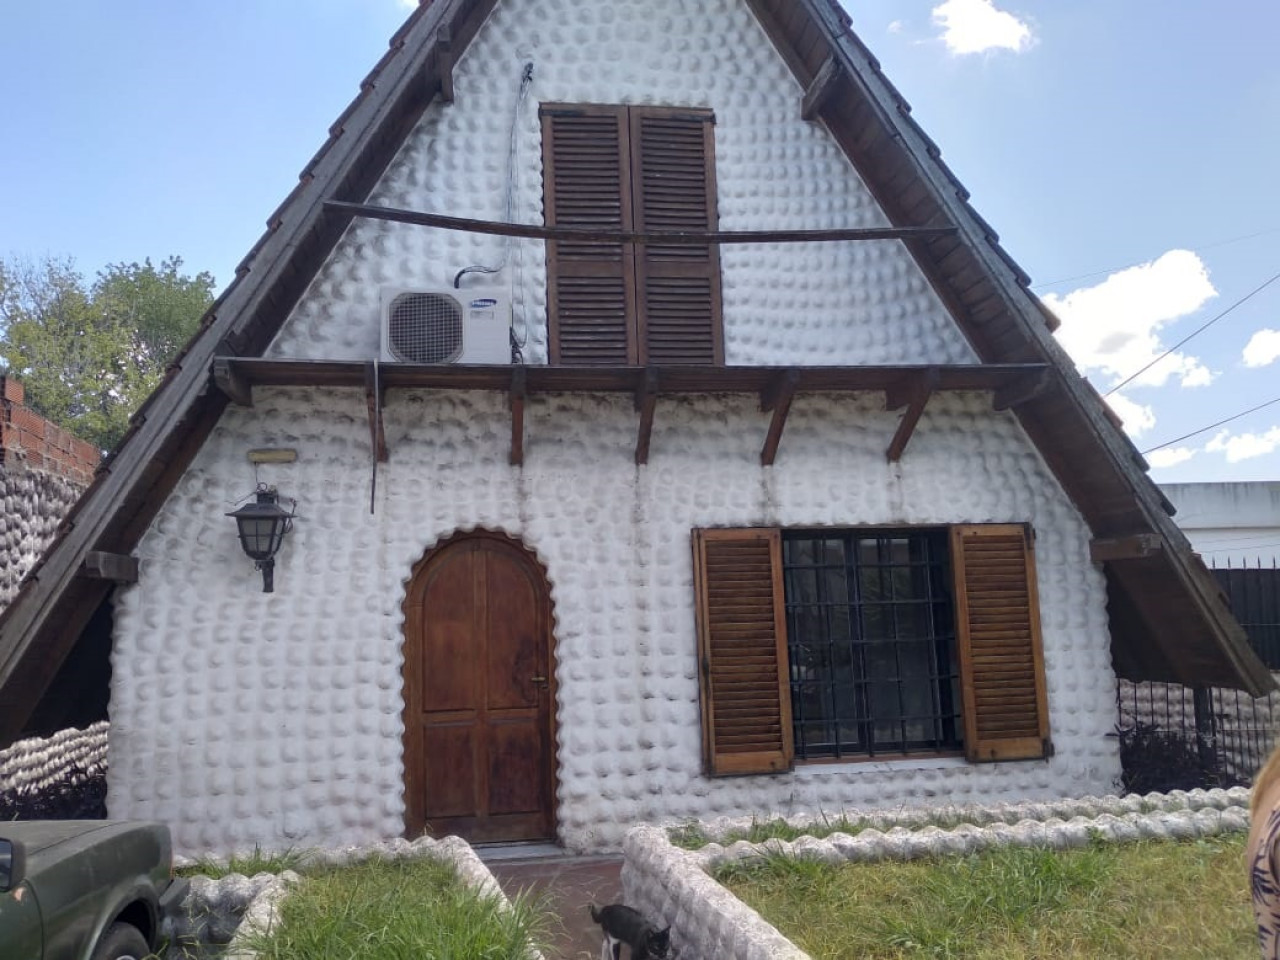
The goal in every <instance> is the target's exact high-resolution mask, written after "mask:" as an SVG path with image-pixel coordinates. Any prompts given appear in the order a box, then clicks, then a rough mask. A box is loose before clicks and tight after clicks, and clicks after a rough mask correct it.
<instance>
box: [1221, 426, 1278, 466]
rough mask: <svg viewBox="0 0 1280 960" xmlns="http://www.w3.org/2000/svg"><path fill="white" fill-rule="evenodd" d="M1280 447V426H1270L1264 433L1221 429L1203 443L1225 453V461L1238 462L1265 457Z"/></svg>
mask: <svg viewBox="0 0 1280 960" xmlns="http://www.w3.org/2000/svg"><path fill="white" fill-rule="evenodd" d="M1277 447H1280V427H1272V428H1271V429H1270V430H1268V431H1267V432H1266V433H1261V434H1259V433H1237V434H1235V435H1234V436H1233V435H1232V433H1231V431H1230V430H1223V431H1222V432H1221V433H1218V434H1217V435H1215V436H1214V438H1213V439H1212V440H1210V441H1209V442H1208V443H1207V444H1205V449H1206V450H1209V451H1212V452H1214V453H1223V454H1226V457H1227V463H1239V462H1240V461H1241V460H1251V459H1252V458H1254V457H1265V456H1266V455H1267V454H1268V453H1271V452H1272V451H1274V450H1275V449H1276V448H1277Z"/></svg>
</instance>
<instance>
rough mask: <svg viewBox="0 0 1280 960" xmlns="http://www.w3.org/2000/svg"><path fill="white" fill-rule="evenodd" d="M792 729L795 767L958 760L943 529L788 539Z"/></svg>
mask: <svg viewBox="0 0 1280 960" xmlns="http://www.w3.org/2000/svg"><path fill="white" fill-rule="evenodd" d="M782 568H783V578H784V595H785V598H786V623H787V659H788V662H789V667H790V678H789V679H790V692H791V709H792V730H793V738H794V743H795V755H796V757H797V758H801V759H816V758H823V757H832V758H839V757H848V756H878V755H884V754H904V753H918V752H932V753H938V752H947V751H958V750H959V749H960V746H961V736H962V728H961V721H960V688H959V672H958V664H957V658H956V654H955V618H954V613H953V609H952V601H951V586H950V583H949V579H950V564H949V558H948V553H947V538H946V532H945V531H923V532H922V531H915V530H903V531H892V530H884V531H857V532H853V531H849V532H844V533H838V532H833V531H814V532H808V531H797V532H791V531H787V532H784V533H783V538H782Z"/></svg>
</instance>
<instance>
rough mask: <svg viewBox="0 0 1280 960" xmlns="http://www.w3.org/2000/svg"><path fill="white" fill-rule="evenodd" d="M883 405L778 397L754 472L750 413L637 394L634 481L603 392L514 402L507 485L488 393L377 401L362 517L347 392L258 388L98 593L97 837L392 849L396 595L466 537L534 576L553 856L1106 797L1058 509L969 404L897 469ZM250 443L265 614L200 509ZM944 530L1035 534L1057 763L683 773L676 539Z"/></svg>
mask: <svg viewBox="0 0 1280 960" xmlns="http://www.w3.org/2000/svg"><path fill="white" fill-rule="evenodd" d="M882 406H883V403H882V401H881V398H879V397H878V396H866V397H832V396H805V397H800V398H798V399H797V400H796V402H795V404H794V406H793V408H792V413H791V418H790V423H789V425H788V428H787V431H786V434H785V436H784V438H783V442H782V448H781V452H780V455H779V458H778V463H777V465H776V466H775V467H773V468H771V469H762V468H761V467H760V466H759V453H760V445H761V443H762V442H763V438H764V434H765V432H766V429H767V424H768V417H767V415H764V414H761V413H759V412H758V410H757V409H756V406H755V401H754V400H753V399H752V398H750V397H731V398H717V397H706V398H701V399H697V400H689V401H680V402H676V401H663V402H661V403H660V404H659V407H658V411H657V417H656V424H655V429H654V436H653V447H652V454H651V460H650V464H649V466H648V467H644V468H637V467H636V466H635V465H634V463H633V462H632V454H633V450H634V444H635V430H636V415H635V412H634V410H633V409H632V408H631V404H630V401H629V399H626V398H613V397H600V396H587V397H552V398H537V399H534V400H532V401H531V402H530V405H529V409H528V411H527V414H526V416H527V425H528V438H527V441H526V445H525V450H526V464H525V466H524V468H523V469H521V468H516V467H511V466H509V465H508V464H507V454H508V444H509V436H510V419H509V414H508V412H507V410H506V405H505V398H503V397H501V396H499V395H489V394H476V393H464V394H446V393H442V392H427V391H420V392H400V391H396V392H393V393H392V394H391V398H390V402H389V405H388V409H387V412H386V416H387V434H388V443H389V445H390V448H391V463H390V464H387V465H384V466H383V467H381V468H380V471H379V477H378V498H377V500H378V505H377V512H376V513H375V514H373V515H372V516H371V515H370V514H369V509H368V508H369V482H370V457H369V448H368V427H367V423H366V422H365V419H364V414H363V410H364V400H363V396H362V394H360V393H359V392H358V391H354V390H330V391H320V390H307V389H295V390H274V391H269V390H262V391H258V394H257V405H256V406H255V407H254V408H253V409H252V410H243V409H232V410H229V411H228V412H227V414H226V415H225V416H224V417H223V420H222V423H221V424H220V425H219V427H218V428H217V429H216V431H215V432H214V434H213V436H212V437H211V439H210V441H209V443H208V444H206V446H205V448H204V449H203V450H202V451H201V452H200V454H199V455H198V456H197V458H196V460H195V462H194V463H193V464H192V466H191V468H190V469H189V470H188V472H187V474H186V476H185V477H184V478H183V479H182V481H181V482H180V483H179V484H178V487H177V489H175V491H174V492H173V494H172V495H171V497H170V499H169V502H168V503H167V504H166V506H165V507H164V509H163V510H162V511H161V513H160V515H159V516H158V517H157V518H156V520H155V521H154V523H153V524H152V527H151V529H150V531H149V532H148V533H147V535H146V536H145V537H144V539H143V541H142V542H141V544H140V545H139V547H138V550H137V553H138V555H139V556H140V557H141V560H142V563H141V577H140V581H139V583H138V584H137V585H135V586H132V587H126V588H121V590H120V591H119V594H118V596H119V600H118V602H117V608H116V630H117V637H116V648H115V654H114V661H113V680H112V683H113V690H112V708H111V723H112V731H111V755H110V773H109V777H110V781H109V783H110V793H109V810H110V813H111V815H112V816H113V817H148V818H151V817H154V818H159V819H163V820H167V821H169V822H171V823H173V824H175V828H176V829H175V835H176V842H177V845H178V848H179V849H180V850H182V851H184V852H191V851H199V850H207V849H216V850H226V849H228V848H232V847H244V846H252V845H253V844H254V843H262V844H265V845H271V846H279V845H296V846H306V845H309V844H317V843H324V842H327V843H333V842H344V843H346V842H366V841H369V840H373V839H377V838H380V837H386V836H394V835H397V834H398V833H399V832H400V831H401V830H402V827H403V822H402V815H403V809H404V805H403V799H402V795H401V777H402V769H401V758H400V751H401V746H400V742H401V719H400V713H401V707H402V700H401V689H400V666H401V643H402V635H401V629H402V619H403V616H402V612H401V603H402V601H403V597H404V581H405V579H406V578H407V577H408V575H409V572H410V570H411V568H412V566H413V564H414V563H415V562H416V561H417V560H418V559H419V558H420V557H421V556H422V555H423V553H424V551H425V550H426V549H428V548H429V547H430V546H431V544H433V543H435V542H436V541H437V540H439V539H441V538H443V537H447V536H449V535H450V534H452V533H453V532H454V531H455V530H457V529H458V528H467V527H474V526H483V527H487V528H490V529H495V530H502V531H505V532H507V533H510V534H512V535H513V536H517V537H520V538H522V539H523V540H524V542H525V543H526V544H527V545H528V546H529V547H530V548H532V549H533V550H534V551H536V552H537V554H538V556H539V557H540V559H541V560H542V561H543V562H544V563H545V564H546V567H547V570H548V571H549V575H550V578H551V587H552V596H553V599H554V603H555V614H556V627H555V645H556V659H557V673H556V676H557V681H558V684H559V691H558V696H559V702H558V705H557V714H558V722H559V727H558V730H559V743H558V756H559V763H560V783H559V800H560V808H559V817H560V824H559V826H560V833H561V838H562V839H563V840H564V841H565V842H566V843H567V844H568V845H569V846H570V847H572V848H577V849H613V848H617V846H618V845H619V844H620V841H621V838H622V832H623V830H624V829H625V827H626V826H627V825H629V824H631V823H633V822H635V821H638V820H658V819H664V818H671V817H675V818H684V817H711V816H715V815H718V814H728V813H750V812H761V813H766V812H769V811H781V812H800V811H813V810H817V809H822V810H827V811H838V810H840V809H842V808H844V807H848V806H894V805H900V804H904V803H908V802H910V803H923V802H929V801H930V800H937V801H940V802H941V801H945V802H948V803H964V802H971V801H979V800H981V801H985V802H994V801H1000V800H1020V799H1027V798H1040V797H1052V796H1078V795H1081V794H1086V793H1106V792H1108V791H1109V790H1110V789H1111V788H1112V781H1113V779H1114V778H1115V777H1116V776H1117V775H1118V774H1119V762H1118V758H1117V754H1116V747H1115V741H1114V739H1110V738H1108V736H1107V734H1108V732H1109V731H1110V730H1111V728H1112V725H1113V723H1114V712H1115V711H1114V702H1115V681H1114V677H1113V675H1112V672H1111V669H1110V652H1109V639H1108V632H1107V625H1106V613H1105V607H1104V589H1103V582H1102V578H1101V576H1100V575H1099V574H1098V573H1097V572H1096V571H1095V569H1094V568H1093V567H1092V566H1091V565H1090V564H1089V562H1088V550H1087V544H1088V532H1087V530H1086V528H1085V526H1084V524H1083V522H1082V521H1081V519H1080V517H1079V515H1078V514H1077V513H1076V511H1075V510H1074V509H1073V508H1072V507H1071V506H1070V504H1069V503H1068V502H1067V500H1066V498H1065V497H1064V496H1063V494H1062V493H1061V492H1060V491H1059V490H1058V488H1057V486H1056V485H1055V484H1054V482H1053V481H1052V479H1051V478H1050V476H1049V474H1048V471H1047V470H1046V468H1045V467H1044V466H1043V464H1042V462H1041V461H1040V459H1039V457H1038V455H1037V454H1036V453H1035V452H1034V450H1033V449H1032V448H1031V447H1030V445H1029V443H1028V442H1027V440H1026V439H1025V437H1024V435H1023V434H1022V431H1021V429H1020V428H1019V427H1018V425H1017V424H1016V422H1015V421H1014V420H1013V418H1012V417H1010V416H1008V415H1007V414H994V413H991V412H990V409H989V401H988V400H987V399H986V398H984V397H968V396H962V395H961V396H956V395H948V396H943V397H939V398H936V399H935V400H933V401H931V403H930V406H929V408H928V410H927V411H926V413H925V415H924V417H923V419H922V421H921V424H920V427H919V429H918V431H917V433H916V436H915V437H914V439H913V440H912V442H911V446H910V447H909V448H908V451H907V454H906V456H905V457H904V458H903V460H902V462H901V463H900V464H898V465H896V466H894V465H890V464H888V463H887V462H886V461H885V456H884V450H885V447H886V445H887V444H888V442H889V439H890V437H891V436H892V434H893V430H894V427H895V424H896V422H897V418H898V416H897V414H891V413H886V412H884V411H883V410H882V409H880V408H881V407H882ZM272 445H288V446H292V447H295V448H296V449H297V450H298V454H299V458H298V461H297V462H296V463H294V464H289V465H280V466H271V467H263V468H262V473H261V479H263V480H266V481H269V482H271V483H274V484H277V485H278V486H279V488H280V490H281V491H282V493H283V494H284V495H286V496H293V497H297V499H298V501H299V511H300V513H301V514H302V515H303V516H304V517H305V518H306V519H304V520H303V521H301V522H299V523H298V525H297V528H296V530H295V531H294V533H293V534H291V535H290V538H289V540H288V541H286V543H285V546H284V548H283V551H282V555H281V558H280V561H279V563H278V565H277V570H276V592H275V593H274V594H263V593H262V592H261V585H260V578H259V575H258V574H257V573H255V572H254V570H253V568H252V564H251V563H250V562H249V561H248V560H246V559H245V557H244V556H243V555H242V554H241V552H240V548H239V546H238V544H237V542H236V539H235V532H234V524H233V523H232V521H230V520H229V519H227V518H226V517H225V516H224V515H223V514H224V512H225V511H226V510H228V509H230V505H229V502H230V501H232V500H234V499H236V498H237V497H240V496H243V495H244V494H245V493H246V492H247V491H248V490H250V489H251V488H252V485H253V480H254V477H253V472H252V470H251V468H250V466H249V464H248V463H247V461H246V460H245V452H246V451H247V450H249V449H250V448H254V447H262V446H272ZM953 521H974V522H983V521H996V522H999V521H1030V522H1031V523H1033V524H1034V525H1035V528H1036V532H1037V536H1038V539H1037V558H1038V562H1039V577H1040V583H1039V587H1040V597H1041V601H1042V621H1043V628H1044V642H1045V664H1046V670H1047V673H1048V684H1049V704H1050V714H1051V727H1052V735H1053V740H1054V744H1055V746H1056V748H1057V755H1056V757H1055V758H1054V759H1053V760H1052V761H1050V762H1048V763H1043V762H1032V763H1008V764H984V765H968V764H966V763H964V762H963V761H961V760H934V761H920V762H900V763H871V764H834V765H832V764H821V765H812V766H808V767H803V768H800V769H798V770H797V771H796V772H795V773H793V774H789V775H783V776H774V777H746V778H737V779H726V780H708V779H706V778H704V777H703V776H702V775H701V771H700V757H701V746H700V739H699V724H698V684H697V674H696V657H695V649H696V642H695V633H694V614H693V576H692V561H691V548H690V536H689V535H690V530H691V528H693V527H695V526H700V525H704V526H726V525H756V524H782V525H792V526H798V525H810V524H813V525H818V524H831V525H849V524H894V523H947V522H953Z"/></svg>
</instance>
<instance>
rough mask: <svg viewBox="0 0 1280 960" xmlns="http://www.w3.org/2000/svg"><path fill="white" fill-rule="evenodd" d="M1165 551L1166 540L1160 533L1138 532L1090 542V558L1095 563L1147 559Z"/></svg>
mask: <svg viewBox="0 0 1280 960" xmlns="http://www.w3.org/2000/svg"><path fill="white" fill-rule="evenodd" d="M1163 551H1164V541H1163V540H1162V539H1161V537H1160V534H1158V533H1136V534H1134V535H1133V536H1129V537H1112V538H1108V539H1100V540H1091V541H1090V542H1089V559H1090V560H1092V561H1093V562H1094V563H1113V562H1115V561H1117V560H1145V559H1146V558H1147V557H1152V556H1155V555H1156V554H1158V553H1161V552H1163Z"/></svg>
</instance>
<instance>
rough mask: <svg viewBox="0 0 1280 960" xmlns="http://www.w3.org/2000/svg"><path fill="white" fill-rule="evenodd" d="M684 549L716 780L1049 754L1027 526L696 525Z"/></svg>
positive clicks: (707, 756) (707, 746)
mask: <svg viewBox="0 0 1280 960" xmlns="http://www.w3.org/2000/svg"><path fill="white" fill-rule="evenodd" d="M693 548H694V549H693V560H694V586H695V591H696V613H697V626H698V655H699V668H700V679H701V683H700V688H699V689H700V706H701V714H702V734H703V760H704V764H705V766H706V769H707V771H708V773H710V774H711V775H713V776H733V775H740V774H750V773H778V772H783V771H786V770H789V769H790V768H791V767H792V765H793V763H794V761H795V758H796V757H797V756H798V757H800V758H801V759H802V760H816V761H827V760H832V759H839V758H845V759H859V758H868V757H881V758H884V757H891V756H902V755H907V754H915V755H918V754H922V753H926V754H935V755H937V754H947V753H953V752H955V753H959V752H963V755H964V757H965V758H966V759H967V760H969V761H970V762H974V763H977V762H992V761H999V760H1030V759H1042V758H1046V757H1049V756H1051V755H1052V745H1051V743H1050V740H1049V710H1048V700H1047V691H1046V683H1045V673H1044V654H1043V650H1042V645H1041V638H1040V612H1039V602H1038V599H1037V595H1036V574H1035V556H1034V540H1033V536H1032V533H1031V530H1030V528H1029V527H1027V526H1025V525H1022V524H963V525H955V526H951V527H946V528H935V529H906V530H900V529H848V530H788V531H783V530H780V529H778V528H741V529H715V530H695V531H694V534H693Z"/></svg>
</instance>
